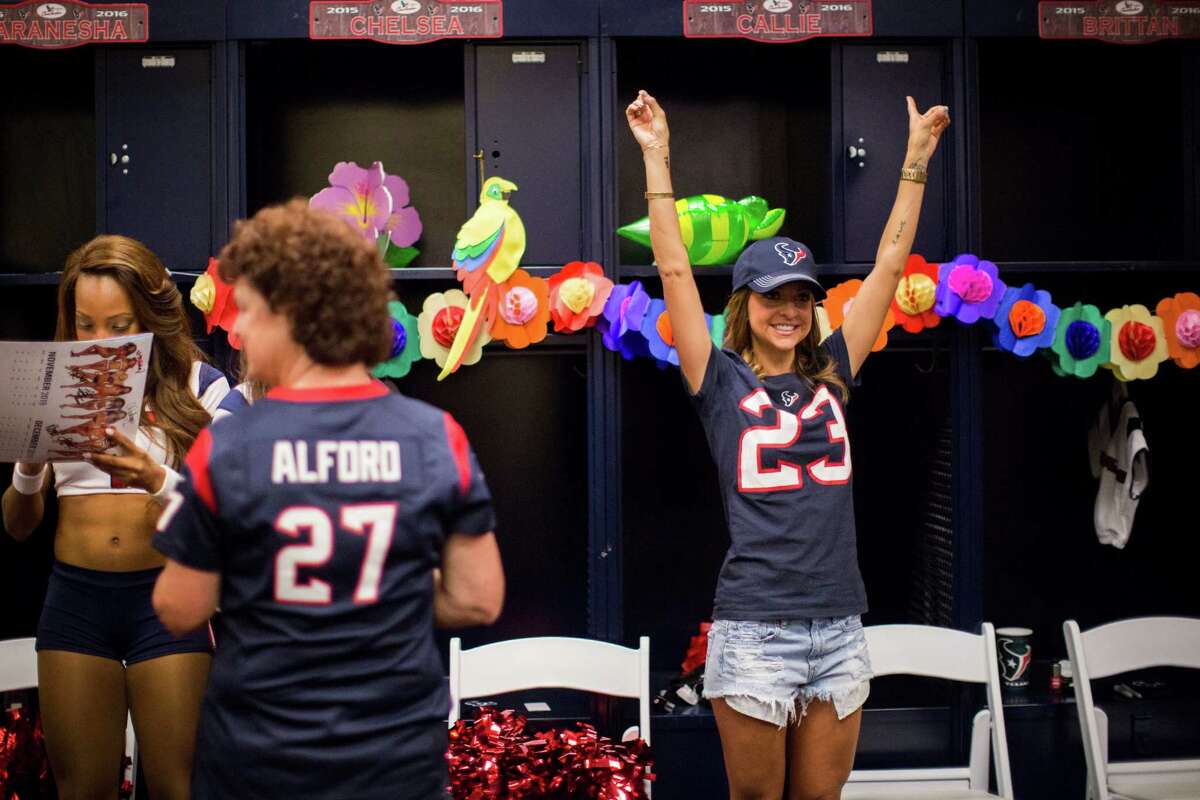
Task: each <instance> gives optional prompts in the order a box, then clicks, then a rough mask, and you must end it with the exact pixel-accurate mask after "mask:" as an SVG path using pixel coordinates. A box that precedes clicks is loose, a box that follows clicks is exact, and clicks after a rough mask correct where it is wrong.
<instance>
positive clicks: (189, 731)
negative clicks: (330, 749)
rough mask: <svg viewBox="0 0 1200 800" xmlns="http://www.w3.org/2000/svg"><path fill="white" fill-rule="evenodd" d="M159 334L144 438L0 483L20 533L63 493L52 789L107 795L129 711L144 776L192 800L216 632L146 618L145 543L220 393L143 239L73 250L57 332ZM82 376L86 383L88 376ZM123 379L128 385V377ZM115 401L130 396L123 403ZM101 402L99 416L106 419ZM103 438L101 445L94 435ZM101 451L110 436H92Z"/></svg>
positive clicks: (49, 634)
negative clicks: (179, 629) (174, 629)
mask: <svg viewBox="0 0 1200 800" xmlns="http://www.w3.org/2000/svg"><path fill="white" fill-rule="evenodd" d="M147 332H149V333H153V334H154V342H153V345H152V348H151V351H150V358H149V361H148V364H147V367H146V368H147V370H148V374H147V376H146V393H145V401H144V404H143V408H142V410H141V428H140V430H139V431H138V434H137V441H136V442H131V441H129V440H128V439H126V438H125V437H123V436H121V435H120V434H119V433H116V432H115V431H114V433H113V435H112V437H111V438H109V437H106V436H103V435H102V434H103V433H104V431H103V428H101V427H98V428H97V435H99V436H100V439H103V443H104V445H105V446H107V445H108V444H109V443H111V442H112V441H116V442H118V443H120V444H123V445H125V452H124V454H122V455H115V456H114V455H107V454H105V453H103V452H85V453H83V454H82V457H83V458H84V459H85V460H84V461H65V462H57V463H55V464H53V470H52V471H53V475H54V479H53V481H49V480H47V475H48V473H50V472H51V469H50V468H49V467H47V466H46V465H44V464H17V465H16V467H15V468H14V470H13V485H12V486H10V487H9V488H8V490H7V491H6V492H5V493H4V500H3V507H4V526H5V528H6V529H7V530H8V533H9V535H10V536H12V537H13V538H14V539H17V540H24V539H26V538H28V537H29V535H30V534H31V533H32V532H33V530H34V529H35V528H36V527H37V526H38V524H39V523H41V521H42V516H43V513H44V510H45V502H46V494H47V493H48V492H49V491H50V489H51V485H53V488H54V491H55V492H56V493H57V495H58V506H59V508H58V528H57V530H56V532H55V536H54V556H55V565H54V569H53V572H52V573H51V576H50V582H49V585H48V586H47V589H46V603H45V608H44V609H43V611H42V617H41V620H40V622H39V623H38V632H37V649H38V683H39V697H40V702H41V710H42V721H43V726H44V729H45V734H46V746H47V750H48V752H49V756H50V765H51V767H52V769H53V771H54V778H55V782H56V783H57V784H58V792H59V796H60V797H62V798H77V797H113V798H115V797H116V793H117V785H118V774H119V767H120V764H121V757H122V754H123V753H124V746H125V717H126V713H127V712H129V713H132V716H133V724H134V730H135V733H136V734H137V736H138V740H139V752H140V757H141V764H142V768H143V770H144V772H145V776H146V782H147V784H148V785H149V789H150V792H151V794H152V795H153V796H154V797H155V798H156V800H158V798H186V797H187V796H188V784H189V779H190V775H191V766H192V749H193V745H194V740H195V730H196V719H197V717H198V715H199V711H200V697H201V693H202V692H203V689H204V683H205V680H206V678H207V676H208V668H209V662H210V660H211V655H210V654H211V652H212V641H211V639H210V637H209V633H208V631H207V630H206V629H204V628H199V629H197V630H194V631H189V632H188V634H187V635H186V636H183V637H182V638H176V637H174V636H172V635H171V634H170V633H169V632H168V631H167V629H166V628H165V627H163V625H162V624H161V623H160V622H159V620H158V618H157V617H156V616H155V615H154V610H153V608H152V606H151V602H150V599H151V592H152V590H153V587H154V581H155V580H156V579H157V577H158V575H159V573H160V572H161V571H162V566H163V563H164V559H163V557H162V556H161V555H160V554H159V553H158V552H157V551H156V550H155V549H154V548H153V547H151V545H150V540H151V538H152V536H153V534H154V525H155V522H156V520H157V519H158V516H159V513H160V512H161V511H162V505H161V502H162V500H163V499H164V498H165V497H166V494H167V492H168V491H170V490H171V489H172V487H173V486H174V484H175V483H176V482H177V480H178V474H177V473H176V472H175V469H176V468H178V467H180V466H181V464H182V460H183V456H184V455H185V454H186V453H187V451H188V449H189V448H190V447H191V445H192V442H193V441H194V440H195V439H196V436H197V434H199V433H200V430H201V429H202V428H204V427H205V426H206V425H207V424H208V422H209V419H210V415H211V413H212V411H213V409H215V408H216V407H217V404H218V403H220V401H221V399H222V398H223V397H224V396H225V394H226V393H227V392H228V391H229V384H228V382H227V381H226V380H225V378H224V376H223V375H221V373H220V372H218V371H217V370H216V369H214V368H212V367H210V366H209V365H208V364H206V363H204V359H203V355H202V354H201V352H200V350H199V349H198V348H197V347H196V345H195V343H194V342H193V340H192V336H191V330H190V326H189V324H188V319H187V316H186V315H185V314H184V310H183V303H182V300H181V297H180V294H179V290H178V289H177V288H176V286H175V283H174V282H173V281H172V280H171V277H170V275H169V274H168V273H167V270H166V268H165V267H164V266H163V264H162V262H161V261H159V259H158V257H157V256H156V255H154V253H152V252H151V251H150V250H149V249H148V248H146V246H145V245H143V244H141V243H140V242H137V241H135V240H133V239H129V238H126V237H124V236H99V237H97V238H95V239H93V240H92V241H90V242H88V243H87V244H85V245H83V246H82V247H80V248H79V249H78V250H76V251H75V252H74V253H72V254H71V255H70V256H69V257H68V259H67V263H66V266H65V268H64V270H63V276H62V281H61V283H60V284H59V290H58V326H57V331H56V336H55V338H56V339H57V340H58V341H96V340H102V339H108V338H112V337H116V336H125V335H131V334H136V333H147ZM133 353H134V347H132V346H131V345H125V346H121V347H108V346H104V345H91V346H88V347H84V348H80V349H79V350H78V351H77V353H76V354H77V355H95V356H99V357H101V358H105V359H119V360H121V364H122V366H124V364H125V360H126V359H129V358H130V357H131V356H132V355H133ZM89 385H90V384H89ZM117 388H118V387H117V386H116V385H114V384H103V385H96V386H91V388H87V389H81V391H80V393H79V394H78V395H76V399H77V400H79V401H80V404H81V405H88V406H92V405H95V404H96V402H97V401H99V402H100V403H101V405H100V406H99V407H100V408H101V409H108V408H113V407H116V406H115V404H116V400H101V398H107V397H109V396H110V395H112V394H118V393H121V392H118V391H117ZM121 388H125V387H121ZM121 404H122V405H123V404H124V401H121ZM123 413H124V412H114V411H102V412H101V414H103V415H104V416H97V417H96V422H94V423H93V424H94V425H96V426H100V425H101V424H102V422H101V420H102V419H103V420H106V421H107V422H111V420H112V419H113V416H112V415H114V414H123ZM100 439H97V441H100ZM95 449H97V450H102V449H104V448H95Z"/></svg>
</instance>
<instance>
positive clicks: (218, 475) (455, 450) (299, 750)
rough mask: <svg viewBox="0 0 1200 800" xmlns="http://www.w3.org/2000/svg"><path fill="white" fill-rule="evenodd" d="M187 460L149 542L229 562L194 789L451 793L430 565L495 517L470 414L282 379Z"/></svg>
mask: <svg viewBox="0 0 1200 800" xmlns="http://www.w3.org/2000/svg"><path fill="white" fill-rule="evenodd" d="M186 472H187V477H188V480H186V481H184V482H183V483H181V487H180V492H179V495H178V496H177V497H175V498H172V501H171V503H170V504H169V505H168V506H167V508H166V509H165V510H164V512H163V516H162V519H161V520H160V522H159V527H160V529H161V532H160V533H158V534H157V535H156V536H155V537H154V545H155V547H157V548H158V549H159V550H161V551H162V552H163V553H165V554H166V555H167V556H168V557H169V558H171V559H173V560H175V561H177V562H179V563H181V564H184V565H185V566H188V567H192V568H194V569H200V570H206V571H211V572H219V573H220V575H221V595H220V608H221V614H220V615H219V616H218V618H217V621H216V634H217V649H216V653H215V655H214V658H213V664H212V671H211V674H210V675H209V679H208V687H207V690H206V692H205V695H204V703H203V707H202V710H201V716H200V726H199V731H198V734H197V741H196V762H195V770H194V773H193V796H194V797H196V798H197V800H206V798H233V797H237V798H287V800H293V799H294V798H302V797H330V798H334V797H337V798H356V800H357V799H359V798H380V799H381V800H382V798H396V797H436V796H439V795H440V794H441V793H442V792H443V790H444V789H443V787H444V785H445V782H446V778H447V772H446V761H445V751H446V738H447V737H446V717H447V712H448V711H449V708H450V696H449V692H448V688H447V686H446V680H445V677H444V675H445V673H444V672H443V670H442V661H441V658H440V656H439V654H438V650H437V647H436V645H435V642H434V636H433V577H432V570H433V568H434V567H435V566H437V565H438V563H439V559H440V555H441V551H442V546H443V544H444V542H445V539H446V536H447V535H448V534H483V533H487V532H488V531H491V530H493V528H494V527H495V518H494V515H493V512H492V504H491V497H490V495H489V493H488V488H487V483H486V482H485V481H484V477H483V474H482V473H481V472H480V470H479V464H478V463H477V462H476V459H475V455H474V453H473V452H472V451H471V447H470V445H469V444H468V442H467V438H466V436H465V435H464V434H463V431H462V429H461V428H460V427H459V426H458V424H457V423H456V422H455V421H454V419H453V418H452V417H451V416H450V415H449V414H446V413H444V412H442V411H440V410H438V409H436V408H434V407H432V406H429V405H426V404H425V403H421V402H419V401H416V400H412V399H410V398H407V397H404V396H403V395H399V394H389V393H388V391H387V389H386V387H385V386H384V385H383V384H382V383H379V382H372V383H370V384H365V385H363V386H358V387H346V388H339V389H322V390H317V389H310V390H298V389H288V390H279V389H277V390H274V391H272V392H270V393H268V394H267V396H266V397H265V398H263V399H262V400H260V401H258V402H256V403H254V405H252V406H250V407H249V408H245V409H243V410H241V411H239V412H238V413H237V414H234V415H233V416H230V417H228V418H227V419H224V420H221V421H220V422H217V423H215V424H214V425H212V426H211V427H209V428H207V429H206V430H204V431H202V432H201V434H200V436H199V437H198V438H197V439H196V443H195V445H194V446H193V448H192V451H191V452H190V453H189V455H188V458H187V463H186Z"/></svg>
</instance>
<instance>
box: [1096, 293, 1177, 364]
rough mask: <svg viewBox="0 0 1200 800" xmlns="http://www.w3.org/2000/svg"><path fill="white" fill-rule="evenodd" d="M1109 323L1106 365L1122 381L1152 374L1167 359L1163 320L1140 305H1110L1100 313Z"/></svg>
mask: <svg viewBox="0 0 1200 800" xmlns="http://www.w3.org/2000/svg"><path fill="white" fill-rule="evenodd" d="M1104 318H1105V319H1107V320H1108V321H1109V322H1111V323H1112V340H1111V344H1110V346H1109V347H1110V352H1109V356H1108V358H1109V366H1111V368H1112V371H1113V374H1115V375H1116V376H1117V378H1118V379H1120V380H1123V381H1132V380H1144V379H1146V378H1153V377H1154V375H1155V373H1157V372H1158V365H1159V364H1160V363H1162V362H1163V361H1166V360H1167V339H1166V336H1165V335H1164V332H1163V321H1162V319H1160V318H1159V317H1154V316H1151V314H1150V310H1149V309H1148V308H1146V307H1145V306H1143V305H1140V304H1134V305H1128V306H1122V307H1121V308H1114V309H1113V310H1112V311H1109V312H1108V313H1107V314H1105V315H1104Z"/></svg>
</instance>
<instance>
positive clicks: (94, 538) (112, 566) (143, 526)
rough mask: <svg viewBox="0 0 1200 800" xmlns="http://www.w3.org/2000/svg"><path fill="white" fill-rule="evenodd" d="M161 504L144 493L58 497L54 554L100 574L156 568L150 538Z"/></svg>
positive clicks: (160, 558) (157, 563)
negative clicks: (101, 572)
mask: <svg viewBox="0 0 1200 800" xmlns="http://www.w3.org/2000/svg"><path fill="white" fill-rule="evenodd" d="M161 511H162V506H160V505H159V503H158V501H156V500H155V499H154V498H152V497H151V496H150V495H148V494H142V493H138V494H84V495H68V496H66V497H60V498H59V499H58V530H57V532H56V533H55V536H54V557H55V558H56V559H58V560H59V561H61V562H63V563H66V564H73V565H75V566H77V567H84V568H85V569H94V570H100V571H103V572H132V571H134V570H140V569H153V568H154V567H161V566H162V565H163V564H164V563H166V560H165V559H164V557H163V555H162V554H161V553H159V552H158V551H157V550H155V549H154V548H153V547H152V546H151V545H150V542H151V540H152V538H153V537H154V530H155V525H156V524H157V522H158V516H159V513H160V512H161Z"/></svg>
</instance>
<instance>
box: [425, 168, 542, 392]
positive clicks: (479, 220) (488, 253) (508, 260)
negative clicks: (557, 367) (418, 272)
mask: <svg viewBox="0 0 1200 800" xmlns="http://www.w3.org/2000/svg"><path fill="white" fill-rule="evenodd" d="M515 191H517V185H516V184H515V183H513V182H512V181H506V180H504V178H488V179H487V180H486V181H484V183H483V189H482V191H480V192H479V208H478V209H476V210H475V213H474V215H472V217H471V218H470V219H469V220H467V221H466V222H465V223H463V226H462V227H461V228H459V229H458V236H457V237H455V239H454V252H453V254H452V259H453V262H454V268H455V269H457V270H458V279H459V280H460V281H461V282H462V285H463V289H464V290H465V291H466V293H467V295H469V296H470V298H471V300H470V302H469V303H468V305H467V310H466V313H464V314H463V318H462V323H461V324H460V325H459V327H458V333H456V334H455V336H454V344H452V345H451V346H450V354H449V355H448V356H447V357H446V365H445V366H444V367H442V372H441V374H440V375H438V380H439V381H440V380H442V379H443V378H445V377H446V376H447V375H449V374H450V373H451V372H454V371H455V370H456V369H458V367H459V365H460V364H461V363H462V360H463V356H464V354H465V353H466V352H467V350H468V349H469V348H470V347H471V343H472V342H473V341H475V337H476V336H478V335H479V329H480V328H481V327H482V326H483V324H484V323H485V322H490V321H491V319H492V317H493V316H494V315H495V314H496V307H497V304H498V302H499V299H500V286H501V284H503V283H504V282H505V281H507V280H508V279H509V278H510V277H511V276H512V274H513V272H514V271H516V269H517V266H518V265H519V264H520V263H521V256H522V255H524V254H525V225H524V224H523V223H522V222H521V218H520V217H519V216H518V215H517V212H516V211H515V210H514V209H513V208H512V207H511V206H509V204H508V195H509V194H510V193H511V192H515Z"/></svg>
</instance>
